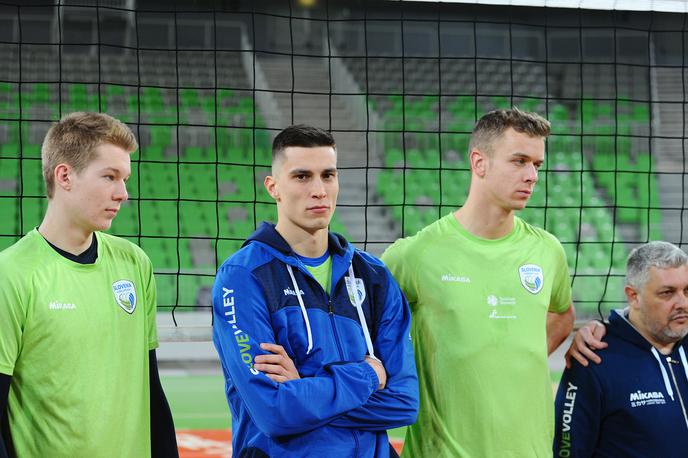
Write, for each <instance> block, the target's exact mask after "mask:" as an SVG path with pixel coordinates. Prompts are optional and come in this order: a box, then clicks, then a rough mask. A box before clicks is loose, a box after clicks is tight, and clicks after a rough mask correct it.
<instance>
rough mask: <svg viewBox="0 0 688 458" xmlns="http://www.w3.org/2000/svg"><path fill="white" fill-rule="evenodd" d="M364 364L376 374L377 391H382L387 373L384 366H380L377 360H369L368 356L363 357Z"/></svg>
mask: <svg viewBox="0 0 688 458" xmlns="http://www.w3.org/2000/svg"><path fill="white" fill-rule="evenodd" d="M365 362H366V363H368V364H370V365H371V367H372V368H373V370H375V373H376V374H377V378H378V380H379V381H380V384H379V385H378V386H377V389H378V390H381V389H383V388H384V387H385V385H386V384H387V371H386V370H385V366H383V365H382V363H381V362H380V360H379V359H375V358H371V357H370V356H366V357H365Z"/></svg>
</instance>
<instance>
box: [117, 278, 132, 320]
mask: <svg viewBox="0 0 688 458" xmlns="http://www.w3.org/2000/svg"><path fill="white" fill-rule="evenodd" d="M112 293H113V294H114V295H115V301H116V302H117V305H119V306H120V307H122V310H124V311H125V312H127V313H128V314H130V315H131V314H132V313H134V310H135V309H136V288H135V287H134V283H132V282H131V281H129V280H118V281H116V282H114V283H113V284H112Z"/></svg>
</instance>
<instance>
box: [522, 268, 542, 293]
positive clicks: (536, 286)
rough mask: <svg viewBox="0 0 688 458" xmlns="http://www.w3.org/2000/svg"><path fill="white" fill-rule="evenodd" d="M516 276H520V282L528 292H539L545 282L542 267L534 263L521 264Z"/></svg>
mask: <svg viewBox="0 0 688 458" xmlns="http://www.w3.org/2000/svg"><path fill="white" fill-rule="evenodd" d="M518 276H519V277H521V284H522V285H523V287H524V288H525V289H526V291H528V292H529V293H533V294H537V293H539V292H540V290H541V289H542V286H543V285H544V283H545V281H544V276H543V273H542V267H540V266H538V265H536V264H524V265H522V266H521V267H519V268H518Z"/></svg>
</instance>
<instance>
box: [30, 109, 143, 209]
mask: <svg viewBox="0 0 688 458" xmlns="http://www.w3.org/2000/svg"><path fill="white" fill-rule="evenodd" d="M103 144H111V145H114V146H118V147H120V148H122V149H124V150H125V151H128V152H129V153H133V152H134V151H136V149H137V148H138V143H137V141H136V137H135V136H134V133H133V132H132V131H131V129H129V127H127V125H126V124H124V123H123V122H121V121H119V120H117V119H115V118H113V117H112V116H110V115H106V114H105V113H91V112H76V113H71V114H68V115H66V116H64V117H63V118H62V119H60V121H59V122H56V123H55V124H53V125H52V126H51V127H50V129H49V130H48V133H47V134H46V135H45V139H44V140H43V146H42V147H41V161H42V164H43V179H44V180H45V188H46V193H47V195H48V198H49V199H50V198H52V197H53V194H54V192H55V177H54V172H55V167H57V166H58V165H59V164H68V165H70V166H71V167H72V168H73V169H74V170H75V171H76V172H77V173H78V172H81V171H82V170H83V169H84V168H86V166H88V164H90V163H91V162H92V161H93V160H94V159H95V157H96V156H95V149H96V148H97V147H98V146H100V145H103Z"/></svg>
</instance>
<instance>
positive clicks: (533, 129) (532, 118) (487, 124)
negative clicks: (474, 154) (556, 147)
mask: <svg viewBox="0 0 688 458" xmlns="http://www.w3.org/2000/svg"><path fill="white" fill-rule="evenodd" d="M509 128H512V129H514V130H515V131H516V132H518V133H521V134H526V135H528V136H529V137H540V138H546V137H547V136H549V133H550V124H549V121H547V120H546V119H545V118H543V117H542V116H540V115H539V114H537V113H532V112H528V111H521V110H519V109H518V108H516V107H513V108H512V109H510V110H494V111H490V112H489V113H487V114H486V115H484V116H483V117H482V118H480V119H479V120H478V122H477V123H476V124H475V127H474V128H473V133H472V134H471V141H470V145H469V148H470V151H473V150H474V149H478V150H480V151H482V152H483V153H486V154H490V155H491V154H492V152H493V151H492V147H493V145H494V142H495V141H496V140H497V139H498V138H499V137H501V135H502V134H503V133H504V131H506V130H507V129H509ZM470 151H469V152H470Z"/></svg>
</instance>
